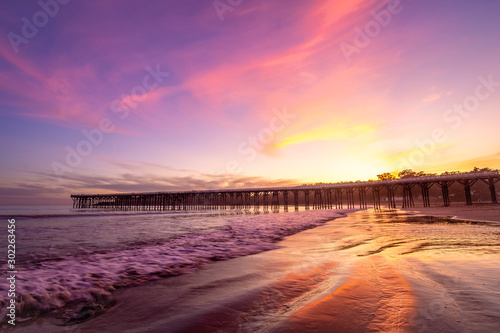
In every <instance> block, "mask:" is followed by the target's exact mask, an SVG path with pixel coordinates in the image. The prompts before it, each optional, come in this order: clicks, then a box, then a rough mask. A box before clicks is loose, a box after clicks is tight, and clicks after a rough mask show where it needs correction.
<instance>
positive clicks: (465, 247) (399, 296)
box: [16, 207, 500, 332]
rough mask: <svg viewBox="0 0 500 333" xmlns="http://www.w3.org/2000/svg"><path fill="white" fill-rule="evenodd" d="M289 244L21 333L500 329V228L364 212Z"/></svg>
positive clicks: (118, 296)
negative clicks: (89, 314)
mask: <svg viewBox="0 0 500 333" xmlns="http://www.w3.org/2000/svg"><path fill="white" fill-rule="evenodd" d="M452 208H454V207H452ZM449 211H450V212H451V210H449ZM464 212H465V210H464ZM438 215H449V214H448V213H446V214H438ZM463 216H465V215H463ZM280 245H281V246H282V247H281V248H280V249H276V250H271V251H267V252H263V253H259V254H256V255H251V256H246V257H241V258H236V259H231V260H227V261H222V262H216V263H214V264H212V265H209V266H207V267H205V268H203V269H201V270H200V271H198V272H196V273H193V274H188V275H184V276H177V277H172V278H167V279H163V280H160V281H156V282H153V283H150V284H148V285H145V286H140V287H135V288H129V289H124V290H122V291H119V292H117V293H116V294H115V297H116V300H117V303H116V305H115V306H114V307H113V308H111V309H110V310H109V311H108V312H106V313H104V314H102V315H100V316H98V317H96V318H94V319H92V320H89V321H87V322H84V323H81V324H78V325H73V326H57V325H58V324H60V323H59V322H58V320H57V319H55V318H47V317H46V318H40V319H39V320H38V321H37V322H35V323H33V324H31V325H30V326H27V327H22V328H19V329H18V330H16V331H19V332H48V331H50V332H97V331H99V332H499V331H500V279H498V276H500V227H498V225H496V224H484V223H470V222H460V223H455V222H453V221H450V220H448V219H443V218H433V217H428V218H423V217H414V216H411V215H407V214H406V213H405V212H402V211H399V212H379V213H376V212H373V211H368V212H356V213H353V214H350V215H349V216H348V217H346V218H340V219H336V220H334V221H331V222H329V223H328V224H326V225H324V226H320V227H317V228H314V229H310V230H306V231H303V232H301V233H298V234H295V235H293V236H289V237H287V238H286V239H285V240H283V241H282V242H280Z"/></svg>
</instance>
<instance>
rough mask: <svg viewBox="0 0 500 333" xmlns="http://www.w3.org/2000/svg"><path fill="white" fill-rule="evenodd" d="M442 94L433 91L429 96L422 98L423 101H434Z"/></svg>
mask: <svg viewBox="0 0 500 333" xmlns="http://www.w3.org/2000/svg"><path fill="white" fill-rule="evenodd" d="M441 96H442V94H440V93H433V94H430V95H429V96H427V97H425V98H424V99H423V101H424V102H434V101H437V100H438V99H440V98H441Z"/></svg>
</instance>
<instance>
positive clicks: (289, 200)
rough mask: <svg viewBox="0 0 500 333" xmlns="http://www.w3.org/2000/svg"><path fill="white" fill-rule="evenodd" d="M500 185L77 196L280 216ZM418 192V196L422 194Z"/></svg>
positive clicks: (94, 202) (465, 178)
mask: <svg viewBox="0 0 500 333" xmlns="http://www.w3.org/2000/svg"><path fill="white" fill-rule="evenodd" d="M499 180H500V174H499V173H498V171H492V172H470V173H461V174H453V175H443V176H427V177H410V178H402V179H396V180H379V181H366V182H350V183H336V184H328V185H315V186H297V187H271V188H250V189H219V190H202V191H179V192H151V193H118V194H72V195H71V198H72V199H73V208H74V209H113V210H156V211H166V210H186V211H187V210H242V211H252V210H253V211H254V212H259V211H260V209H262V210H263V212H269V211H273V212H277V211H280V208H282V209H283V210H284V211H288V210H289V208H290V207H293V209H295V210H296V211H297V210H299V206H304V207H305V209H311V208H312V209H334V208H335V209H342V208H348V209H349V208H355V207H356V206H358V205H359V208H360V209H363V208H367V207H368V202H370V203H371V204H372V205H373V207H374V208H375V209H380V208H381V207H382V204H384V205H385V206H387V207H388V208H396V190H397V189H398V190H399V189H401V190H402V208H407V207H414V206H415V200H414V192H416V191H418V190H420V191H419V192H420V194H421V195H420V197H421V199H422V202H423V205H424V207H429V206H430V205H431V200H430V194H429V190H430V189H431V187H433V186H434V185H436V186H437V187H439V188H440V189H441V198H442V201H443V205H444V206H449V205H450V193H449V188H450V186H451V185H452V184H454V183H455V182H456V183H459V184H461V185H463V188H464V192H465V201H466V204H467V205H472V195H471V187H472V186H473V185H474V184H475V183H476V182H478V181H481V182H484V183H486V184H487V185H488V187H489V192H490V196H491V202H492V203H494V204H496V203H498V201H497V197H496V192H495V184H496V183H497V182H498V181H499ZM417 193H418V192H417Z"/></svg>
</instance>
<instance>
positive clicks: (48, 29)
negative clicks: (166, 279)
mask: <svg viewBox="0 0 500 333" xmlns="http://www.w3.org/2000/svg"><path fill="white" fill-rule="evenodd" d="M499 14H500V2H499V1H498V0H481V1H465V0H413V1H410V0H402V1H399V2H397V1H393V2H388V1H379V0H345V1H337V0H336V1H326V0H310V1H299V0H273V1H270V0H252V1H250V0H220V1H215V2H214V1H212V0H207V1H200V0H167V1H159V0H157V1H156V0H151V1H138V0H136V1H131V0H128V1H118V0H114V1H77V0H73V1H68V0H64V1H63V0H59V1H56V0H42V1H41V2H40V3H38V2H37V1H2V2H1V3H0V31H1V35H2V37H1V38H0V137H1V142H2V145H1V156H2V159H1V162H0V163H1V164H0V171H1V174H0V187H1V190H0V205H2V204H34V203H40V204H49V203H69V202H70V200H69V195H70V193H107V192H140V191H167V190H193V189H213V188H219V187H231V188H238V187H242V186H244V187H256V186H281V185H297V184H302V183H312V182H336V181H350V180H358V179H360V180H368V179H370V178H372V179H376V177H377V174H379V173H382V172H387V171H398V170H401V169H404V168H411V169H414V170H417V171H419V170H424V171H427V172H442V171H446V170H459V171H462V170H469V169H472V168H473V167H474V166H478V167H492V168H500V134H499V133H500V37H499V36H500V20H499V19H498V17H499Z"/></svg>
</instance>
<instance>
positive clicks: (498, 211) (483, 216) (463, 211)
mask: <svg viewBox="0 0 500 333" xmlns="http://www.w3.org/2000/svg"><path fill="white" fill-rule="evenodd" d="M403 210H404V211H407V212H411V213H416V214H425V215H434V216H451V217H456V218H459V219H468V220H476V221H477V220H480V221H493V222H500V204H497V205H492V204H474V205H472V206H467V205H465V204H461V203H452V205H451V206H450V207H417V208H406V209H403Z"/></svg>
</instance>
